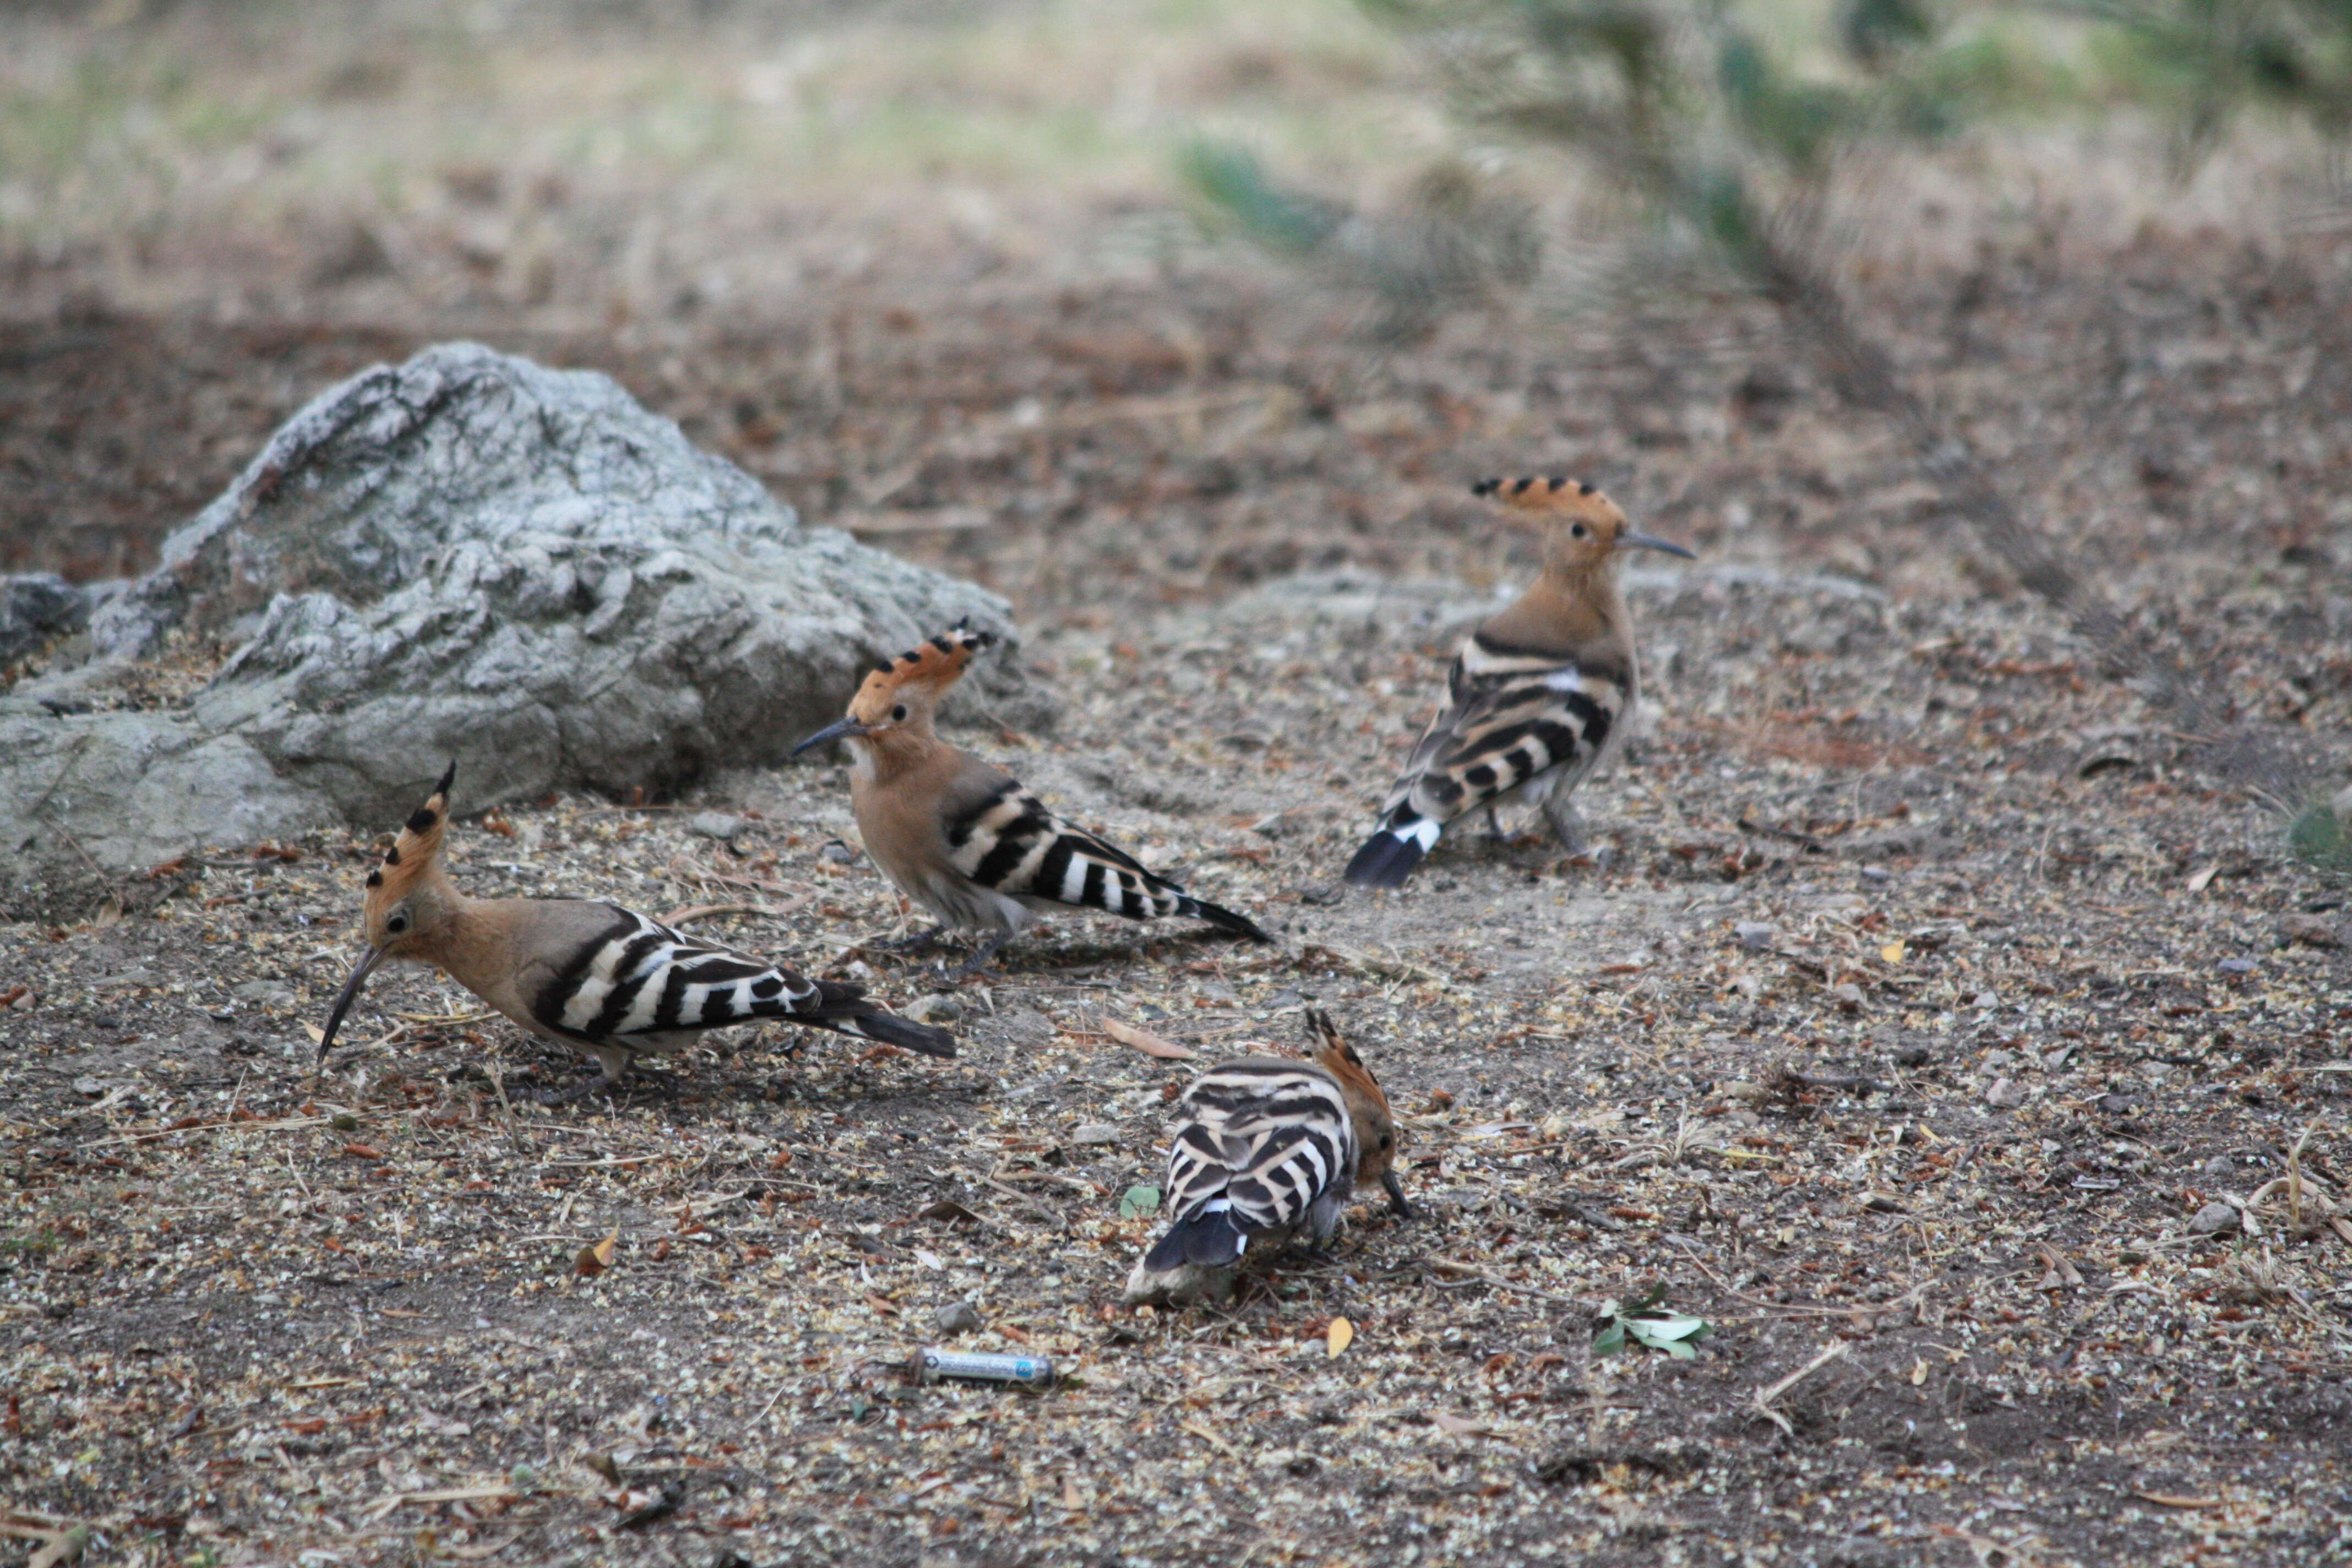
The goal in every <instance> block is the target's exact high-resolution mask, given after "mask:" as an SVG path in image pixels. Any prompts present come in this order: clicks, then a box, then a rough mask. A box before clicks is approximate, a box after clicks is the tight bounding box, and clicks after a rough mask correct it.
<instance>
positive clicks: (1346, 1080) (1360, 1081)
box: [1307, 1007, 1389, 1111]
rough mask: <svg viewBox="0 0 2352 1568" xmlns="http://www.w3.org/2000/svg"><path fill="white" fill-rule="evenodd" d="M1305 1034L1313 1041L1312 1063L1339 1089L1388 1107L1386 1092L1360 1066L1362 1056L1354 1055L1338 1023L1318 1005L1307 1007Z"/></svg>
mask: <svg viewBox="0 0 2352 1568" xmlns="http://www.w3.org/2000/svg"><path fill="white" fill-rule="evenodd" d="M1307 1037H1308V1038H1309V1039H1311V1040H1313V1041H1314V1042H1315V1058H1314V1059H1315V1065H1316V1066H1318V1067H1319V1068H1322V1069H1323V1070H1324V1071H1325V1072H1328V1073H1329V1074H1330V1075H1331V1076H1332V1077H1333V1078H1336V1079H1339V1085H1340V1087H1341V1088H1343V1089H1353V1090H1355V1091H1356V1092H1357V1093H1358V1094H1360V1095H1362V1096H1363V1097H1364V1098H1365V1099H1367V1100H1370V1101H1372V1102H1373V1103H1374V1104H1376V1105H1378V1106H1379V1107H1380V1108H1381V1110H1382V1111H1386V1110H1388V1108H1389V1097H1388V1095H1387V1094H1386V1093H1384V1092H1383V1091H1382V1090H1381V1086H1380V1083H1379V1081H1378V1080H1377V1079H1374V1078H1373V1077H1372V1069H1371V1068H1368V1067H1366V1066H1365V1065H1364V1058H1361V1057H1360V1056H1358V1055H1357V1054H1356V1047H1353V1046H1351V1045H1349V1043H1348V1042H1347V1041H1346V1040H1345V1039H1343V1038H1342V1037H1340V1034H1339V1026H1338V1025H1336V1024H1334V1023H1332V1022H1331V1015H1330V1014H1328V1013H1326V1012H1325V1011H1323V1009H1321V1008H1320V1007H1310V1008H1308V1009H1307Z"/></svg>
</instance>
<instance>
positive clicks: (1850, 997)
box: [1830, 980, 1862, 1013]
mask: <svg viewBox="0 0 2352 1568" xmlns="http://www.w3.org/2000/svg"><path fill="white" fill-rule="evenodd" d="M1830 995H1831V996H1832V997H1833V998H1835V999H1836V1002H1837V1005H1838V1009H1839V1011H1841V1012H1845V1013H1859V1012H1861V1011H1862V987H1861V986H1859V985H1856V984H1854V983H1853V981H1851V980H1849V981H1847V982H1846V983H1845V984H1843V985H1832V986H1831V987H1830Z"/></svg>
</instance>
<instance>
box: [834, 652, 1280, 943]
mask: <svg viewBox="0 0 2352 1568" xmlns="http://www.w3.org/2000/svg"><path fill="white" fill-rule="evenodd" d="M995 641H996V637H995V635H994V634H993V633H991V632H985V631H979V630H975V629H974V628H972V627H971V626H964V625H962V624H961V623H959V624H958V625H957V626H953V627H951V628H950V629H949V630H948V631H945V632H942V633H941V634H940V635H939V636H938V637H933V638H932V639H931V640H930V641H929V642H927V643H925V644H924V645H923V646H922V647H919V648H917V649H915V650H914V651H913V652H912V653H907V654H901V655H900V656H899V657H898V658H896V659H893V660H892V661H891V662H889V663H888V664H886V665H884V666H882V667H881V668H878V669H877V670H875V671H873V672H872V673H871V674H869V675H867V676H866V680H865V684H863V685H862V686H860V687H859V688H858V689H857V695H856V698H855V699H854V700H852V701H851V702H850V704H849V714H848V717H846V718H845V719H843V720H842V721H840V722H838V723H835V724H829V725H827V726H825V728H824V729H822V730H819V731H817V732H816V733H815V734H814V735H811V736H810V737H809V738H808V739H807V740H805V741H803V742H801V743H800V744H799V745H797V746H795V747H793V755H794V756H798V755H800V754H801V753H802V752H806V751H810V750H813V749H814V748H815V747H818V746H822V745H824V743H826V742H829V741H836V740H842V741H847V742H849V747H850V768H849V799H850V805H851V806H852V807H853V808H854V809H855V810H856V814H857V828H858V831H859V832H860V833H861V834H863V835H864V836H865V839H866V852H867V853H868V854H870V855H872V856H873V857H874V863H875V864H876V865H877V866H879V867H880V868H882V873H883V875H884V876H886V877H887V878H889V879H890V880H891V882H892V883H893V884H894V885H896V886H897V888H898V890H899V891H900V892H902V893H904V894H906V895H907V897H908V899H910V900H913V901H914V903H915V904H916V905H917V906H918V907H919V908H921V909H923V910H926V911H928V912H929V914H930V915H931V917H932V918H933V919H935V920H936V921H939V922H940V923H939V924H938V925H937V926H935V927H933V928H932V929H931V930H929V931H924V932H922V933H920V934H919V935H918V936H917V937H915V938H914V939H912V942H909V943H908V945H927V944H929V943H931V942H936V941H938V940H939V938H940V937H941V936H943V935H944V934H946V933H947V932H948V931H950V930H955V929H961V930H966V931H986V932H988V933H989V935H988V938H987V940H986V941H985V942H983V943H982V946H981V948H980V951H979V952H977V953H976V954H975V955H974V956H973V957H972V959H971V962H970V963H966V964H965V965H964V966H963V968H962V970H961V972H960V974H970V973H972V972H974V971H975V970H977V969H979V968H980V967H981V966H982V965H983V964H985V963H987V962H988V961H989V960H990V959H991V958H993V957H994V956H995V955H996V952H997V950H998V949H999V948H1001V947H1003V945H1004V943H1005V942H1008V941H1010V940H1011V939H1012V938H1013V937H1015V936H1018V935H1020V934H1021V933H1022V932H1023V931H1026V930H1027V929H1028V928H1029V927H1030V926H1031V925H1034V923H1035V922H1036V919H1037V911H1038V910H1051V909H1054V908H1055V907H1056V906H1068V907H1071V908H1076V909H1088V910H1102V911H1104V912H1105V913H1107V914H1114V915H1123V916H1125V917H1126V918H1127V919H1129V920H1157V919H1163V918H1166V917H1168V916H1171V915H1182V916H1187V917H1190V918H1192V919H1193V920H1202V921H1208V922H1209V923H1210V924H1211V925H1213V926H1216V927H1219V928H1220V929H1222V930H1224V931H1234V932H1236V933H1237V934H1239V935H1242V936H1245V937H1248V938H1249V939H1250V940H1251V941H1253V942H1272V941H1273V940H1274V938H1272V937H1270V936H1268V935H1267V934H1266V933H1265V931H1261V930H1259V929H1258V926H1257V922H1255V921H1252V920H1251V919H1249V918H1248V917H1247V916H1245V915H1238V914H1235V913H1234V911H1233V910H1227V909H1220V908H1219V907H1218V906H1216V905H1215V904H1213V903H1210V902H1208V901H1207V900H1203V899H1196V898H1194V897H1192V895H1191V894H1190V893H1187V892H1186V891H1184V889H1181V888H1180V887H1178V886H1176V885H1175V884H1174V883H1173V882H1171V881H1169V880H1168V879H1166V878H1164V877H1160V876H1155V875H1154V874H1153V873H1152V872H1150V871H1149V870H1147V869H1146V868H1144V866H1143V865H1142V863H1141V862H1140V861H1139V860H1137V859H1136V858H1134V857H1133V856H1131V855H1129V854H1128V853H1127V852H1125V851H1124V850H1121V849H1118V848H1114V847H1112V846H1110V845H1108V844H1106V843H1104V842H1103V841H1102V840H1101V839H1099V838H1097V837H1094V836H1093V835H1092V834H1089V833H1083V832H1081V831H1079V830H1078V829H1077V828H1076V827H1074V826H1071V825H1070V824H1069V823H1067V822H1065V821H1064V820H1063V819H1062V818H1060V817H1058V816H1055V815H1054V814H1053V813H1052V812H1051V811H1049V810H1047V809H1046V807H1045V803H1044V802H1043V801H1041V800H1039V799H1038V798H1037V797H1036V796H1035V795H1032V794H1030V793H1029V791H1028V790H1027V789H1025V788H1024V787H1023V786H1022V784H1021V781H1020V780H1018V779H1016V778H1014V777H1013V775H1012V774H1010V773H1006V772H1005V771H1004V770H1003V769H1002V768H999V767H996V766H994V765H992V764H991V763H985V762H982V760H981V759H980V758H978V757H975V756H972V755H971V754H970V753H968V752H961V751H958V750H957V749H956V748H955V747H953V746H950V745H949V744H948V743H947V742H945V741H942V740H940V738H939V735H938V733H937V731H935V730H934V729H933V728H932V720H933V716H934V715H935V713H936V712H937V710H938V708H939V704H940V698H941V697H942V696H944V695H945V694H946V692H947V690H948V689H949V688H950V687H951V686H953V685H954V684H955V683H956V681H957V680H958V679H960V678H961V676H962V674H963V672H964V669H965V668H966V667H967V666H969V665H970V664H971V661H972V659H973V658H974V657H975V656H976V655H978V654H979V653H980V652H981V651H982V649H984V648H986V647H989V646H990V645H991V644H992V643H994V642H995Z"/></svg>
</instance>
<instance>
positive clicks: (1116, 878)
mask: <svg viewBox="0 0 2352 1568" xmlns="http://www.w3.org/2000/svg"><path fill="white" fill-rule="evenodd" d="M947 840H948V856H949V860H950V864H952V865H953V866H954V867H955V868H956V869H957V870H958V871H960V872H961V873H962V874H963V875H964V876H966V877H969V878H971V879H972V880H973V881H975V882H978V883H979V884H981V886H982V887H984V888H991V889H994V890H996V891H997V892H1000V893H1003V894H1006V895H1008V896H1010V897H1013V898H1016V899H1022V900H1034V901H1036V902H1041V903H1052V904H1068V905H1071V906H1074V907H1076V908H1079V909H1089V910H1102V911H1103V912H1104V913H1106V914H1113V915H1119V916H1122V917H1124V918H1125V919H1128V920H1131V921H1145V920H1160V919H1166V918H1168V917H1171V916H1181V917H1184V918H1187V919H1192V920H1200V921H1208V922H1209V923H1210V924H1211V925H1213V926H1216V927H1218V928H1220V929H1221V930H1224V931H1233V932H1234V933H1235V934H1237V935H1240V936H1245V937H1247V938H1249V939H1250V940H1251V941H1253V942H1272V941H1274V938H1272V937H1271V936H1268V935H1267V934H1266V933H1265V931H1263V930H1262V929H1260V927H1259V926H1258V924H1257V922H1256V921H1253V920H1251V919H1250V918H1249V917H1248V916H1246V915H1241V914H1236V913H1234V911H1233V910H1228V909H1224V908H1223V907H1221V906H1219V905H1216V904H1213V903H1210V902H1209V901H1208V900H1205V899H1196V898H1194V897H1192V894H1190V893H1187V892H1186V891H1184V889H1181V888H1180V887H1178V886H1176V885H1175V884H1174V883H1173V882H1171V881H1169V880H1168V879H1166V878H1164V877H1160V876H1157V875H1155V874H1154V873H1152V872H1150V871H1149V870H1147V869H1145V868H1144V867H1143V866H1142V864H1141V863H1140V862H1139V861H1138V860H1136V858H1134V857H1133V856H1131V855H1129V854H1128V853H1127V852H1126V851H1124V850H1122V849H1119V848H1117V847H1114V846H1112V845H1109V844H1106V843H1104V842H1103V841H1102V840H1101V839H1099V838H1097V837H1094V836H1093V835H1091V834H1087V833H1082V832H1080V831H1079V830H1078V829H1076V828H1075V827H1073V826H1070V825H1069V824H1068V823H1066V822H1065V821H1063V820H1062V819H1061V818H1060V817H1057V816H1055V815H1054V814H1053V813H1052V812H1051V811H1049V810H1047V809H1046V807H1045V802H1043V801H1041V800H1039V799H1038V798H1037V797H1036V796H1035V795H1032V794H1030V793H1029V791H1028V790H1027V789H1025V788H1024V787H1023V786H1022V785H1021V784H1020V783H1019V781H1017V780H1013V779H1006V780H1005V781H1004V782H1003V784H1000V785H999V786H998V787H997V788H995V789H994V790H993V791H992V792H991V793H990V794H988V795H986V796H985V797H983V798H982V799H981V800H979V801H978V802H976V803H974V804H973V805H972V806H971V808H970V809H968V810H966V811H964V812H962V813H961V814H959V815H958V816H955V817H954V818H952V819H951V820H950V821H949V822H948V824H947Z"/></svg>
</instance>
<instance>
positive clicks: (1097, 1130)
mask: <svg viewBox="0 0 2352 1568" xmlns="http://www.w3.org/2000/svg"><path fill="white" fill-rule="evenodd" d="M1120 1137H1121V1134H1120V1132H1119V1130H1118V1128H1117V1127H1115V1126H1113V1125H1112V1124H1111V1123H1109V1122H1108V1121H1089V1122H1087V1124H1086V1125H1085V1126H1083V1127H1081V1128H1079V1129H1078V1130H1077V1131H1075V1132H1073V1133H1071V1134H1070V1142H1073V1143H1075V1144H1076V1145H1077V1146H1078V1147H1080V1148H1081V1149H1083V1148H1086V1147H1087V1146H1088V1145H1090V1144H1096V1143H1116V1142H1118V1141H1119V1138H1120Z"/></svg>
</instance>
